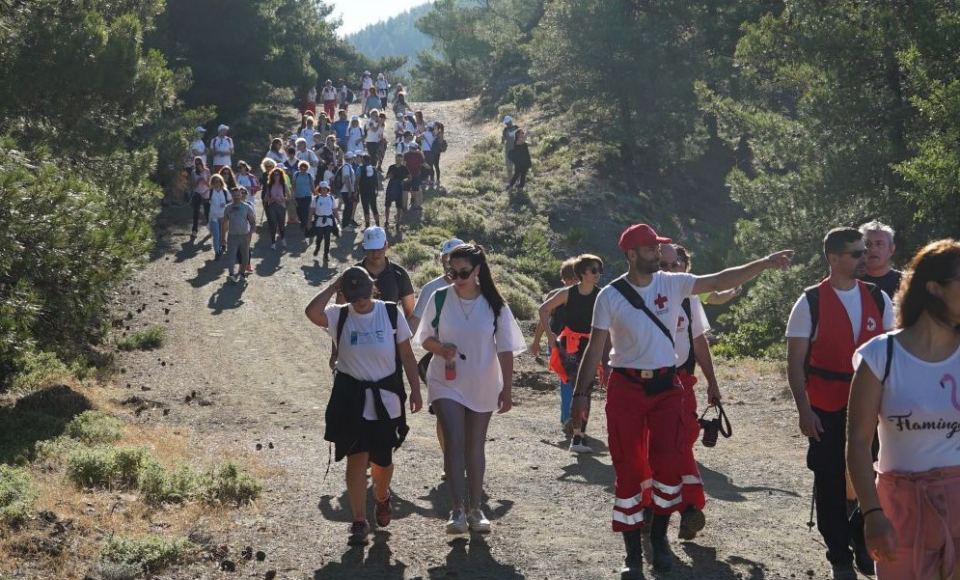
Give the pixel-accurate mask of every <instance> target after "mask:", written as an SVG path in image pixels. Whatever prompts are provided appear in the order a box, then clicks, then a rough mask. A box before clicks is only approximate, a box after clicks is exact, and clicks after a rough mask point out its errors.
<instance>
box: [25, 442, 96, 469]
mask: <svg viewBox="0 0 960 580" xmlns="http://www.w3.org/2000/svg"><path fill="white" fill-rule="evenodd" d="M83 448H84V445H83V443H81V442H80V441H78V440H77V439H72V438H70V437H67V436H60V437H55V438H53V439H47V440H45V441H37V444H36V446H35V448H34V449H35V453H36V460H37V461H39V462H40V463H42V464H46V465H52V464H55V463H60V462H61V461H63V460H64V458H66V457H68V456H70V455H71V454H73V453H75V452H76V451H78V450H80V449H83Z"/></svg>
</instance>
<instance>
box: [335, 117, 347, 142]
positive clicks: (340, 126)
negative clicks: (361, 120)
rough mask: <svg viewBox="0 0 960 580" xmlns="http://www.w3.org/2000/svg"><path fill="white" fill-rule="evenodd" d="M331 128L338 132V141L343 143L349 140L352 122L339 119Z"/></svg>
mask: <svg viewBox="0 0 960 580" xmlns="http://www.w3.org/2000/svg"><path fill="white" fill-rule="evenodd" d="M330 126H331V127H333V130H334V131H336V132H337V140H338V141H341V142H343V141H346V140H347V129H349V128H350V121H346V120H344V119H338V120H336V121H334V122H333V123H331V124H330Z"/></svg>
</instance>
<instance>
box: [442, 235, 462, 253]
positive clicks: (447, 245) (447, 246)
mask: <svg viewBox="0 0 960 580" xmlns="http://www.w3.org/2000/svg"><path fill="white" fill-rule="evenodd" d="M463 244H464V242H463V240H461V239H460V238H451V239H449V240H447V241H445V242H443V245H442V246H440V255H441V256H446V255H447V254H449V253H450V252H452V251H453V249H454V248H456V247H457V246H462V245H463Z"/></svg>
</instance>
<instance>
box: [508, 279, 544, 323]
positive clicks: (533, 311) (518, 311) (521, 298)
mask: <svg viewBox="0 0 960 580" xmlns="http://www.w3.org/2000/svg"><path fill="white" fill-rule="evenodd" d="M500 294H501V295H502V296H503V299H504V300H506V302H507V304H509V305H510V311H511V312H513V316H514V317H515V318H517V319H518V320H531V319H533V318H535V317H536V316H537V309H538V308H539V306H540V305H539V304H537V303H536V301H534V299H533V298H531V297H530V295H529V294H527V293H525V292H523V291H522V290H519V289H517V288H516V287H514V286H501V287H500Z"/></svg>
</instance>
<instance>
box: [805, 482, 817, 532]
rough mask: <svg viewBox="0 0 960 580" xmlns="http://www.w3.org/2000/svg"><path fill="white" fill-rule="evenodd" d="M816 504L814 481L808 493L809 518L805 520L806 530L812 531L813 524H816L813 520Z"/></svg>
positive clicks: (815, 485)
mask: <svg viewBox="0 0 960 580" xmlns="http://www.w3.org/2000/svg"><path fill="white" fill-rule="evenodd" d="M816 505H817V484H816V483H814V484H813V490H812V492H811V493H810V519H809V520H807V531H808V532H810V531H813V526H815V525H816V523H815V522H814V521H813V510H814V508H815V507H816Z"/></svg>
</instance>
